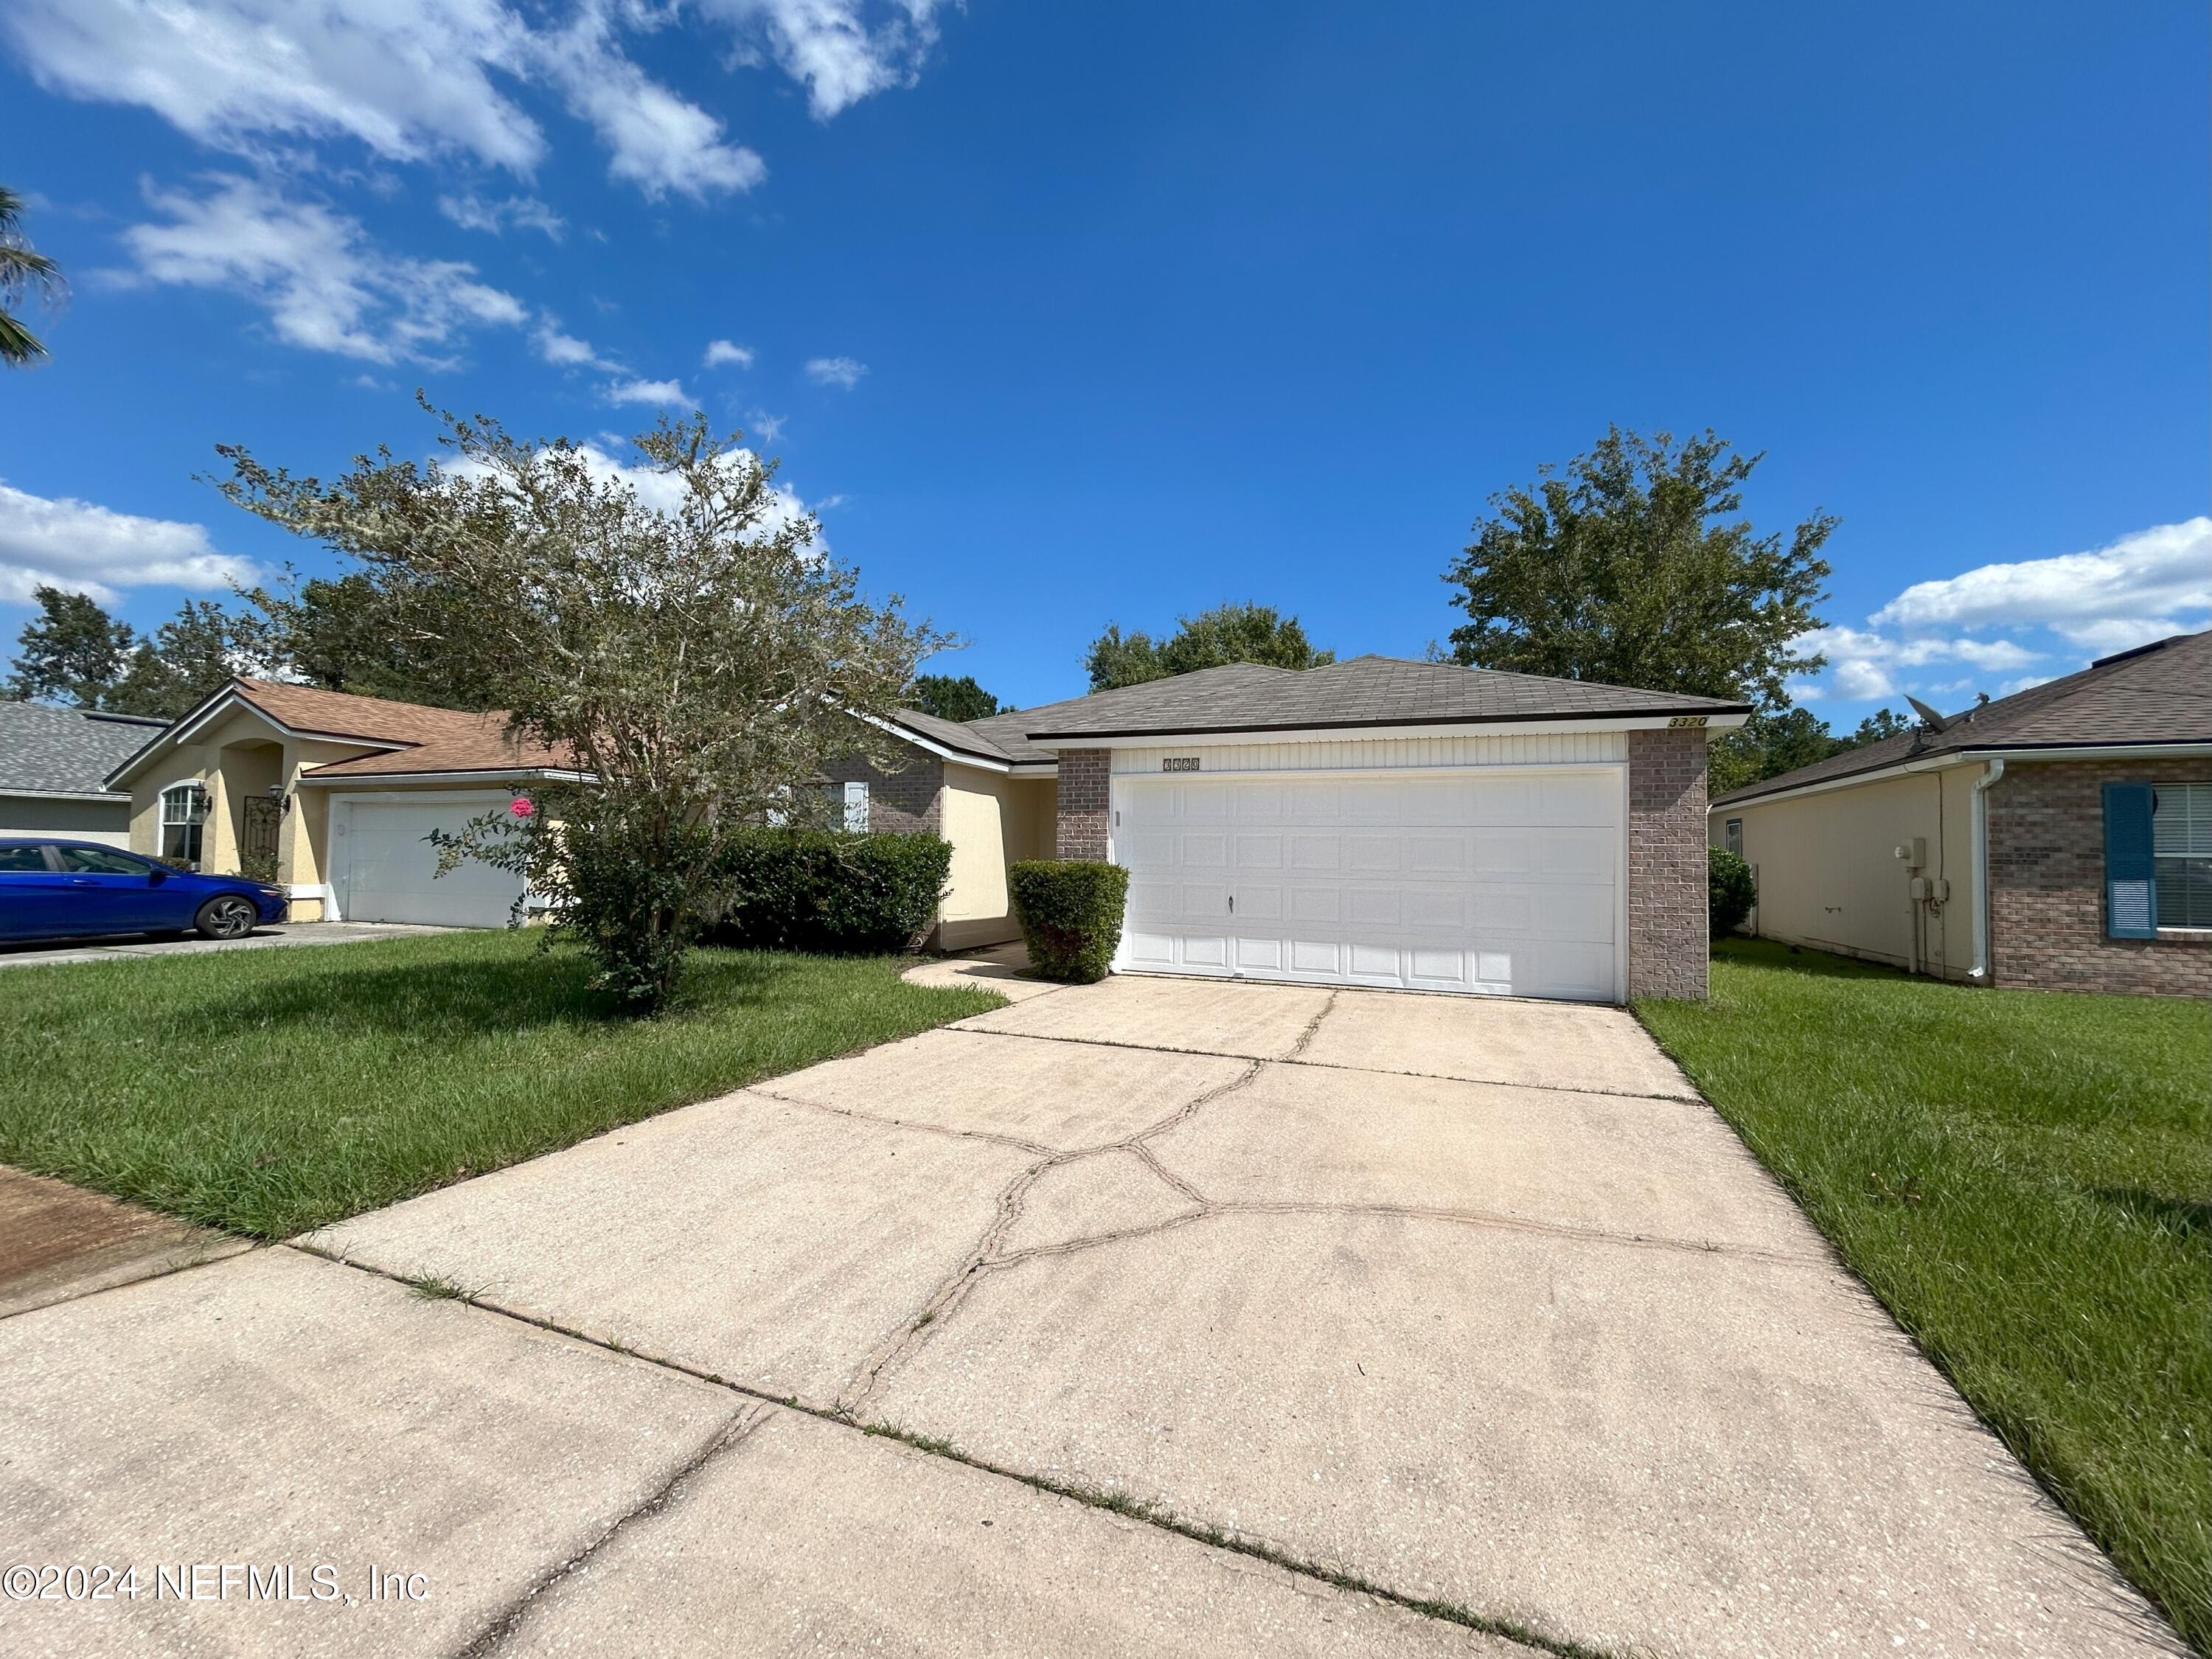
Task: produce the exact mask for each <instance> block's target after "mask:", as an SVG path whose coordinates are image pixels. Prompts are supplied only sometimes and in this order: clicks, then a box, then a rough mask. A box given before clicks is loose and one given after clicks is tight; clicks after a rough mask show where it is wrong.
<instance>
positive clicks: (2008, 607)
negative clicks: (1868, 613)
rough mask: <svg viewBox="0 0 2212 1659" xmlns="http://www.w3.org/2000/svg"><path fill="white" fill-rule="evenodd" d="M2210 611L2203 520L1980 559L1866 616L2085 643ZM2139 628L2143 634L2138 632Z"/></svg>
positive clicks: (2210, 543) (2211, 585)
mask: <svg viewBox="0 0 2212 1659" xmlns="http://www.w3.org/2000/svg"><path fill="white" fill-rule="evenodd" d="M2203 611H2212V519H2208V518H2197V519H2190V520H2186V521H2185V522H2183V523H2181V524H2164V525H2156V526H2153V527H2152V528H2150V529H2148V530H2139V531H2137V532H2136V533H2135V534H2133V535H2131V536H2123V537H2121V538H2120V539H2119V540H2118V541H2116V542H2114V543H2112V544H2111V545H2110V546H2108V547H2101V548H2098V549H2096V550H2093V551H2092V552H2087V553H2064V554H2061V555H2059V556H2057V557H2055V558H2048V559H2030V560H2027V561H2025V562H2021V563H2019V564H1985V565H1983V566H1980V567H1979V568H1977V569H1973V570H1969V571H1967V572H1966V573H1965V574H1963V575H1958V576H1951V577H1947V578H1945V579H1944V580H1940V581H1929V582H1916V583H1915V584H1914V585H1913V586H1911V587H1908V588H1906V589H1905V592H1902V593H1900V594H1899V595H1898V596H1897V597H1896V598H1895V599H1892V600H1891V601H1890V602H1889V603H1888V604H1887V605H1884V606H1882V608H1881V610H1879V611H1875V613H1874V615H1873V616H1872V617H1869V618H1868V620H1869V621H1870V622H1872V623H1874V624H1875V626H1876V627H1881V626H1885V625H1887V626H1890V627H1895V628H1903V629H1915V628H1931V627H1932V628H1943V627H1948V628H1986V627H1999V628H2019V627H2041V628H2048V629H2051V630H2052V631H2053V632H2055V633H2057V634H2060V635H2064V636H2065V637H2066V638H2068V639H2069V640H2072V641H2075V643H2076V644H2078V645H2081V646H2083V647H2087V648H2090V649H2104V648H2107V647H2109V648H2112V649H2124V648H2125V646H2124V645H2116V644H2114V643H2113V641H2119V640H2124V641H2126V643H2127V644H2130V645H2140V644H2142V643H2143V642H2144V641H2146V640H2149V639H2156V638H2159V637H2160V636H2161V635H2166V634H2175V633H2179V632H2181V631H2183V628H2184V623H2182V621H2181V618H2182V617H2185V616H2194V615H2197V614H2198V613H2201V612H2203ZM2146 630H2148V631H2146Z"/></svg>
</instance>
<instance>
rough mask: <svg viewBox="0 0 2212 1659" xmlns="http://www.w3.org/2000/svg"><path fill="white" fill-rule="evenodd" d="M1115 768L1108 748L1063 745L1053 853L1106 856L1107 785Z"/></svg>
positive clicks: (1079, 857)
mask: <svg viewBox="0 0 2212 1659" xmlns="http://www.w3.org/2000/svg"><path fill="white" fill-rule="evenodd" d="M1113 769H1114V757H1113V751H1112V750H1107V749H1063V750H1060V811H1059V819H1058V827H1057V829H1056V830H1055V832H1054V836H1053V856H1054V857H1055V858H1063V859H1103V858H1104V857H1105V856H1106V833H1107V829H1108V823H1107V805H1106V802H1107V786H1108V784H1109V781H1111V779H1112V776H1113Z"/></svg>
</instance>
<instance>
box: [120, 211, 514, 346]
mask: <svg viewBox="0 0 2212 1659" xmlns="http://www.w3.org/2000/svg"><path fill="white" fill-rule="evenodd" d="M148 200H149V202H150V203H151V204H152V205H153V206H154V208H155V210H157V211H159V212H161V213H164V214H166V215H167V216H168V220H169V222H167V223H166V224H143V225H133V226H131V228H129V229H128V230H126V231H125V232H124V234H123V239H124V241H125V245H126V246H128V247H129V248H130V249H131V254H132V256H133V257H134V258H136V259H137V280H141V281H144V282H149V283H180V284H183V285H185V286H188V287H195V288H213V289H224V290H227V291H231V292H237V293H242V294H245V295H248V296H249V297H251V298H252V300H254V301H256V302H257V303H258V304H259V305H261V306H262V307H264V308H265V309H266V310H267V311H268V313H269V319H270V325H271V326H273V327H274V328H275V329H276V333H277V336H278V337H279V338H281V339H283V340H286V341H289V342H290V343H292V344H294V345H298V346H305V347H307V348H308V349H311V350H315V351H332V352H337V353H339V354H341V355H342V356H349V357H359V358H363V359H366V360H367V361H368V362H377V363H391V362H400V361H402V360H403V359H404V360H411V361H415V362H428V363H434V364H435V363H438V362H443V361H446V359H445V357H444V356H443V354H442V353H441V352H440V351H438V350H435V349H434V348H441V347H445V346H447V345H450V344H452V343H455V341H456V339H457V337H459V336H461V335H463V334H465V332H466V331H468V330H469V329H471V328H472V327H476V326H478V325H497V326H505V327H513V326H519V325H521V324H522V323H524V322H525V321H526V320H527V319H528V313H527V312H526V311H525V309H524V308H523V306H522V303H521V301H519V300H517V299H516V298H515V297H514V296H513V295H511V294H507V293H503V292H501V290H500V289H495V288H491V287H489V286H488V285H486V284H485V283H480V282H478V281H477V270H476V267H475V266H474V265H471V264H466V263H465V262H463V261H459V260H452V259H410V258H404V257H401V256H399V255H396V254H393V253H391V252H387V251H386V250H384V249H382V248H379V247H377V246H374V244H373V243H372V242H370V240H368V235H367V234H366V233H364V232H363V231H362V228H361V225H360V223H359V222H357V221H356V220H354V219H351V218H349V217H348V216H345V215H344V214H342V213H337V212H335V211H333V210H331V209H330V208H327V207H325V206H323V205H322V204H319V203H315V202H309V201H301V200H295V199H290V198H287V197H283V196H280V195H279V194H278V193H277V192H276V190H274V189H273V188H272V187H270V185H265V184H263V183H260V182H258V181H257V180H254V179H244V178H240V177H238V176H236V175H235V174H221V175H217V176H216V177H215V178H214V179H211V180H210V189H209V191H208V193H207V194H206V195H204V196H198V197H194V196H190V195H187V194H185V192H183V191H149V192H148Z"/></svg>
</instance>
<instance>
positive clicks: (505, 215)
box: [438, 190, 568, 242]
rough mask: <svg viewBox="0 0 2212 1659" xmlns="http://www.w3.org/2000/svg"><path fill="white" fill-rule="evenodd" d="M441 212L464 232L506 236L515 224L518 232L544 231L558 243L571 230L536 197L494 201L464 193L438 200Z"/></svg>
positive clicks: (508, 198) (474, 194) (471, 193)
mask: <svg viewBox="0 0 2212 1659" xmlns="http://www.w3.org/2000/svg"><path fill="white" fill-rule="evenodd" d="M438 211H439V212H441V213H442V214H444V215H445V216H446V217H447V218H448V219H451V220H452V221H453V222H454V223H455V224H457V225H459V227H460V228H462V229H463V230H483V231H489V232H490V233H491V234H493V235H495V236H503V235H505V234H507V227H508V226H509V225H513V227H514V228H517V229H518V230H542V231H544V233H545V234H546V235H548V236H550V237H551V238H552V239H553V240H555V241H556V242H557V241H559V240H561V238H562V235H563V234H565V233H566V232H567V230H568V221H567V220H565V219H563V218H562V216H560V215H559V214H557V213H556V212H554V211H553V210H552V209H551V208H550V207H548V206H546V205H545V204H544V203H543V202H541V201H539V200H538V198H537V197H535V196H509V197H505V198H504V199H503V200H500V201H493V200H490V199H489V198H488V197H482V196H479V195H477V193H476V192H475V191H472V190H471V191H462V192H461V193H460V194H459V195H457V196H456V195H445V196H441V197H438Z"/></svg>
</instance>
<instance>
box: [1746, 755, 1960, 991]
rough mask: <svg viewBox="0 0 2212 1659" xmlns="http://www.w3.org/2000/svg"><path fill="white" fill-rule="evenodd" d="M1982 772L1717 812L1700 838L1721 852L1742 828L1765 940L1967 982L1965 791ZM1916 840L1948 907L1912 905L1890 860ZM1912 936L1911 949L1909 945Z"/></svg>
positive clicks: (1904, 880) (1953, 772)
mask: <svg viewBox="0 0 2212 1659" xmlns="http://www.w3.org/2000/svg"><path fill="white" fill-rule="evenodd" d="M1981 771H1982V769H1981V768H1980V767H1979V766H1976V765H1964V766H1953V767H1946V768H1944V769H1942V770H1940V771H1930V772H1921V773H1916V774H1913V775H1911V776H1907V777H1898V778H1887V779H1882V780H1880V781H1875V782H1869V783H1861V784H1852V785H1847V786H1844V787H1838V788H1835V789H1828V790H1822V791H1820V792H1819V793H1814V794H1808V795H1799V796H1796V797H1794V798H1791V799H1784V800H1778V801H1768V802H1759V801H1750V802H1745V803H1743V804H1741V805H1734V806H1716V807H1715V808H1713V809H1712V811H1711V814H1710V815H1709V816H1708V817H1707V820H1706V823H1707V829H1708V836H1707V839H1708V840H1709V842H1711V845H1713V846H1715V847H1724V846H1726V845H1727V844H1728V842H1727V838H1726V831H1727V823H1728V820H1729V819H1730V818H1741V819H1742V820H1743V855H1744V857H1745V859H1746V860H1748V861H1749V862H1750V864H1751V866H1752V867H1753V869H1754V870H1756V871H1757V872H1758V873H1759V908H1758V910H1757V912H1756V913H1755V914H1754V915H1753V927H1754V930H1755V931H1756V932H1757V933H1759V936H1760V937H1761V938H1764V939H1781V940H1783V941H1784V942H1786V943H1788V944H1791V945H1810V946H1813V947H1814V948H1815V949H1818V950H1822V951H1838V952H1839V953H1841V954H1843V955H1844V956H1853V957H1867V958H1869V959H1870V960H1872V961H1875V962H1886V963H1890V964H1891V965H1893V966H1894V967H1899V968H1910V967H1913V966H1915V965H1916V958H1917V966H1918V967H1920V968H1921V969H1923V971H1925V972H1927V973H1930V974H1935V975H1940V976H1941V977H1942V978H1945V979H1964V978H1965V977H1966V975H1967V973H1968V972H1969V971H1970V970H1971V969H1972V967H1973V965H1974V908H1975V906H1976V905H1977V904H1978V902H1979V889H1980V883H1979V879H1978V874H1977V872H1976V870H1975V868H1974V859H1975V855H1976V854H1975V848H1974V847H1973V844H1972V817H1971V812H1972V788H1973V782H1974V780H1975V779H1976V778H1978V776H1980V775H1981ZM1915 836H1919V837H1922V838H1923V839H1924V840H1925V841H1926V842H1927V844H1928V846H1927V853H1928V863H1927V867H1926V868H1925V869H1923V870H1921V871H1919V872H1917V873H1919V874H1921V875H1923V876H1928V877H1930V878H1935V879H1936V880H1938V881H1948V883H1949V884H1950V888H1949V896H1948V898H1947V899H1945V900H1943V901H1942V902H1938V903H1930V904H1926V905H1920V906H1916V905H1915V904H1914V903H1913V902H1912V899H1911V892H1910V883H1911V877H1912V876H1913V874H1914V873H1916V872H1913V871H1911V870H1910V869H1908V868H1907V867H1906V865H1905V860H1901V859H1899V858H1898V857H1897V856H1896V854H1895V849H1896V848H1899V847H1900V846H1904V845H1906V844H1908V843H1910V842H1911V840H1912V838H1913V837H1915ZM1916 934H1917V939H1916Z"/></svg>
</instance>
